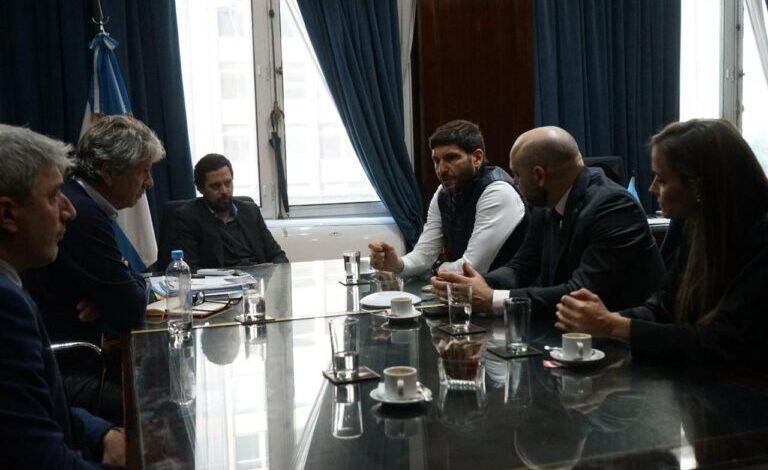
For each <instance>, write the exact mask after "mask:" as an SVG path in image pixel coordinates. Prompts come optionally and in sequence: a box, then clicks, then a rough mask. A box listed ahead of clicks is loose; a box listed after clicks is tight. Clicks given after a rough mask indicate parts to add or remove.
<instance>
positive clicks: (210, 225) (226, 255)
mask: <svg viewBox="0 0 768 470" xmlns="http://www.w3.org/2000/svg"><path fill="white" fill-rule="evenodd" d="M232 175H233V172H232V164H231V163H230V162H229V160H228V159H227V158H226V157H225V156H223V155H218V154H209V155H206V156H205V157H203V158H201V159H200V161H199V162H197V165H195V186H197V190H198V191H200V193H201V194H202V195H203V197H201V198H197V199H195V200H192V201H189V202H187V203H186V204H183V205H182V206H181V207H179V208H177V209H176V210H175V211H174V212H173V213H172V214H171V215H170V217H169V222H168V228H167V231H168V239H169V243H168V246H167V248H170V249H173V250H184V260H185V261H186V262H187V264H189V266H190V267H191V268H192V269H199V268H221V267H227V266H244V265H249V264H259V263H287V262H288V258H287V257H286V256H285V252H284V251H283V249H282V248H280V245H279V244H278V243H277V242H276V241H275V239H274V237H272V234H271V233H270V232H269V229H268V228H267V225H266V224H265V223H264V218H263V217H262V216H261V211H260V210H259V206H257V205H256V204H254V203H253V202H245V201H240V200H236V199H234V198H233V197H232ZM164 255H166V253H161V259H163V256H164Z"/></svg>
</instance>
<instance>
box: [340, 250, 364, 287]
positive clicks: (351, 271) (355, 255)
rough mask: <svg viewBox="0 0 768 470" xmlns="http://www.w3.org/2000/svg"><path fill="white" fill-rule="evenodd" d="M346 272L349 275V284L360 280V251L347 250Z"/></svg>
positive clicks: (345, 259) (345, 255) (345, 254)
mask: <svg viewBox="0 0 768 470" xmlns="http://www.w3.org/2000/svg"><path fill="white" fill-rule="evenodd" d="M343 256H344V271H346V273H347V283H349V282H358V281H359V280H360V252H359V251H358V250H345V251H344V253H343Z"/></svg>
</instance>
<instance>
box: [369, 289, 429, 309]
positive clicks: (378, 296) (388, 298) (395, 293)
mask: <svg viewBox="0 0 768 470" xmlns="http://www.w3.org/2000/svg"><path fill="white" fill-rule="evenodd" d="M395 297H408V298H410V299H411V302H412V303H413V304H414V305H416V304H417V303H419V302H421V297H419V296H417V295H413V294H409V293H408V292H403V291H401V290H386V291H383V292H374V293H373V294H370V295H366V296H365V297H363V298H362V299H360V305H363V306H364V307H378V308H389V307H390V304H391V303H392V299H393V298H395Z"/></svg>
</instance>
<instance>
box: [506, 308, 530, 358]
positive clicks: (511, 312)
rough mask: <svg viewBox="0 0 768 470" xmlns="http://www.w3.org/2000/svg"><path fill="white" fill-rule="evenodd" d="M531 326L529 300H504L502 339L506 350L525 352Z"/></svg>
mask: <svg viewBox="0 0 768 470" xmlns="http://www.w3.org/2000/svg"><path fill="white" fill-rule="evenodd" d="M530 326H531V299H528V298H525V297H510V298H508V299H504V338H505V342H506V348H507V350H510V351H514V352H521V353H523V352H526V351H527V350H528V335H529V331H530V329H531V328H530Z"/></svg>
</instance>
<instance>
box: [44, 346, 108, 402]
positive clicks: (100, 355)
mask: <svg viewBox="0 0 768 470" xmlns="http://www.w3.org/2000/svg"><path fill="white" fill-rule="evenodd" d="M75 350H85V351H88V352H92V353H94V354H95V355H96V357H97V358H98V364H99V385H98V389H97V392H96V403H95V404H94V405H93V409H89V410H88V411H90V412H91V414H93V415H97V416H98V415H99V412H100V411H101V395H102V394H103V392H104V378H105V376H106V373H107V368H106V365H105V364H104V354H103V351H102V350H101V348H100V347H98V346H96V345H95V344H93V343H88V342H85V341H70V342H66V343H56V344H51V351H53V354H54V356H57V357H58V355H60V353H62V352H65V351H75Z"/></svg>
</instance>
